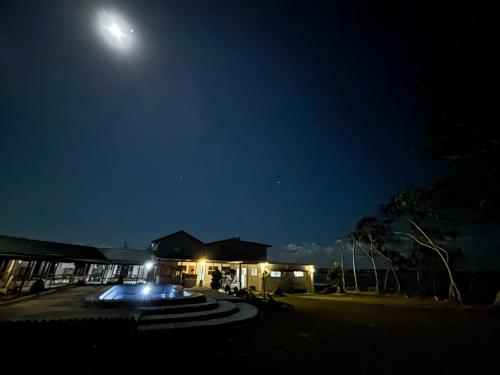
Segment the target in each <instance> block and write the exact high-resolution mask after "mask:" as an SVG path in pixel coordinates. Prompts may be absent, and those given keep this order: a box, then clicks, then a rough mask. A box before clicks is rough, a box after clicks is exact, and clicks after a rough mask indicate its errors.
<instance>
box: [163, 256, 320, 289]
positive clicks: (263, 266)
mask: <svg viewBox="0 0 500 375" xmlns="http://www.w3.org/2000/svg"><path fill="white" fill-rule="evenodd" d="M157 267H158V268H157V278H156V282H157V283H162V284H163V283H179V282H180V274H181V272H183V273H185V274H186V276H185V278H184V285H185V286H186V287H193V286H198V287H206V288H210V283H211V281H212V275H211V273H212V271H213V270H214V269H215V267H216V268H218V269H219V270H221V271H223V274H224V273H225V272H224V271H227V270H229V269H230V268H232V269H234V270H236V277H235V279H234V280H233V282H232V283H231V284H230V286H231V288H233V287H235V286H237V287H238V288H240V282H239V277H240V272H239V270H240V263H236V262H218V261H210V260H207V261H202V262H196V261H175V260H166V259H164V260H160V261H159V262H158V266H157ZM241 269H242V270H243V269H245V270H246V279H245V281H246V282H242V285H244V284H246V288H248V289H252V290H255V291H257V292H264V289H265V292H266V293H273V292H275V291H276V289H277V288H278V287H280V288H281V290H282V291H283V292H288V291H290V290H297V289H303V290H305V291H306V292H307V293H312V292H314V267H313V266H311V265H305V264H293V265H292V264H279V263H272V264H269V263H258V264H245V263H241ZM273 271H278V272H280V273H281V274H280V276H279V277H273V276H271V272H273ZM295 271H297V272H302V276H299V275H297V274H295V273H294V272H295ZM242 274H244V272H242ZM263 275H265V278H264V280H263V278H262V277H263Z"/></svg>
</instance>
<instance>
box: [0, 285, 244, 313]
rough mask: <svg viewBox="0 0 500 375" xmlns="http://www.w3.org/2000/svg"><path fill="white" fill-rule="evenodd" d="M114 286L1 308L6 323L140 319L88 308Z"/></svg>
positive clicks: (71, 290)
mask: <svg viewBox="0 0 500 375" xmlns="http://www.w3.org/2000/svg"><path fill="white" fill-rule="evenodd" d="M111 287H112V285H105V286H102V285H99V286H78V287H73V288H64V289H61V290H57V291H54V292H51V293H47V294H42V295H39V296H31V297H29V298H21V299H19V300H18V301H16V300H13V301H10V302H9V303H6V304H0V321H2V320H4V321H5V320H21V321H23V320H68V319H90V318H125V319H127V318H134V319H136V320H137V319H138V317H139V315H140V310H138V309H137V308H130V307H129V308H102V307H98V306H92V305H91V304H90V305H89V304H85V303H84V302H85V299H86V297H87V298H88V297H89V296H91V295H94V296H96V295H98V294H100V293H101V292H104V291H105V290H106V289H109V288H111ZM188 290H189V291H193V292H197V293H201V294H204V295H205V296H206V297H207V298H212V299H215V300H224V301H232V302H239V301H242V300H241V299H240V298H238V297H235V296H231V295H227V294H224V293H220V292H217V291H214V290H211V289H208V288H191V289H188Z"/></svg>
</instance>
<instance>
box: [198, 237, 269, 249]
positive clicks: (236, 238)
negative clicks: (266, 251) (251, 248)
mask: <svg viewBox="0 0 500 375" xmlns="http://www.w3.org/2000/svg"><path fill="white" fill-rule="evenodd" d="M229 241H239V242H242V243H247V244H252V245H257V246H265V247H272V245H268V244H265V243H260V242H253V241H245V240H242V239H240V238H239V237H232V238H226V239H225V240H219V241H213V242H207V243H206V245H207V246H210V245H216V244H219V243H222V242H229Z"/></svg>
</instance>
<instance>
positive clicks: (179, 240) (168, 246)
mask: <svg viewBox="0 0 500 375" xmlns="http://www.w3.org/2000/svg"><path fill="white" fill-rule="evenodd" d="M152 250H153V253H154V255H155V256H157V257H158V258H161V259H201V258H204V257H205V245H204V244H203V243H202V242H201V241H198V240H197V239H196V238H194V237H192V236H190V235H189V234H187V233H185V232H178V233H175V234H173V235H171V236H168V237H165V238H161V239H159V240H156V241H154V242H153V246H152Z"/></svg>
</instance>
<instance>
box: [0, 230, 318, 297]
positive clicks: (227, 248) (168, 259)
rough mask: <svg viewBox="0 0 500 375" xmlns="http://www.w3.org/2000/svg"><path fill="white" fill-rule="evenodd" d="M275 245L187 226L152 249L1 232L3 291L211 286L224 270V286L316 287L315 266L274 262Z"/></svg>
mask: <svg viewBox="0 0 500 375" xmlns="http://www.w3.org/2000/svg"><path fill="white" fill-rule="evenodd" d="M269 247H271V246H270V245H267V244H263V243H258V242H251V241H244V240H241V239H240V238H229V239H226V240H222V241H215V242H209V243H204V242H202V241H201V240H199V239H197V238H195V237H193V236H192V235H190V234H189V233H186V232H185V231H178V232H175V233H172V234H170V235H167V236H164V237H161V238H159V239H157V240H154V241H152V243H151V245H150V247H149V249H148V250H133V249H113V248H98V247H93V246H83V245H75V244H66V243H59V242H49V241H39V240H33V239H26V238H17V237H11V236H1V235H0V294H9V293H22V292H25V291H28V290H29V288H30V287H31V286H32V285H33V284H34V283H35V282H36V281H40V280H42V281H43V283H44V286H45V288H51V287H59V286H64V285H67V284H74V283H78V282H80V283H86V284H108V283H125V284H127V283H128V284H136V283H145V282H155V283H161V284H182V285H183V286H184V287H187V288H189V287H205V288H210V287H211V283H212V275H213V273H214V272H217V270H218V271H220V273H221V276H222V280H221V282H222V287H227V286H228V287H230V288H231V289H232V290H234V288H238V289H250V290H254V291H256V292H262V293H272V292H275V291H276V289H278V287H279V288H280V289H281V290H282V291H283V292H293V291H296V292H313V291H314V279H313V278H314V267H313V266H312V265H305V264H286V263H271V262H268V260H267V249H268V248H269Z"/></svg>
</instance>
